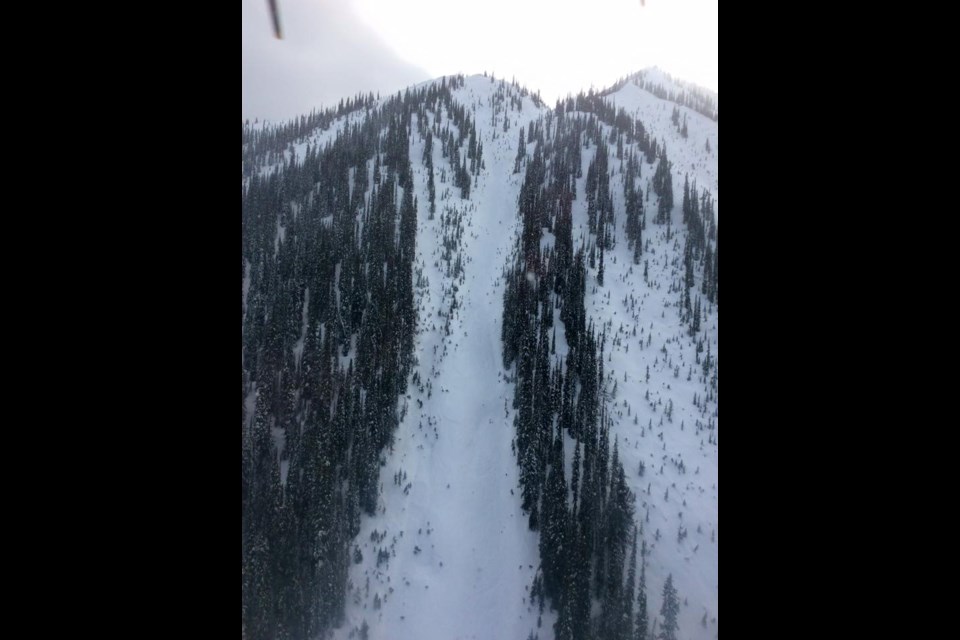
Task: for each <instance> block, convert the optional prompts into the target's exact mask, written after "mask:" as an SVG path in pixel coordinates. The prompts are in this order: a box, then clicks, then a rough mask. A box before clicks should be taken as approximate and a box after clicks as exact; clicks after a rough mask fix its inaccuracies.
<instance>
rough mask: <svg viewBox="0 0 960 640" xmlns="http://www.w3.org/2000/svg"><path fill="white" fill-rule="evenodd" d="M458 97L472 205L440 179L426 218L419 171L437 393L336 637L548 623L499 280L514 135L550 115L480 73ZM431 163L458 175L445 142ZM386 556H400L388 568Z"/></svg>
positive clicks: (402, 437) (508, 222) (424, 309)
mask: <svg viewBox="0 0 960 640" xmlns="http://www.w3.org/2000/svg"><path fill="white" fill-rule="evenodd" d="M498 93H500V95H502V96H504V97H506V99H507V101H509V100H511V99H513V100H517V101H520V100H522V103H521V104H522V107H521V109H520V110H516V109H511V110H509V112H508V114H507V117H509V119H510V125H509V126H510V129H509V130H508V131H507V132H504V131H503V119H504V114H503V112H502V111H500V110H501V109H502V108H503V107H504V105H505V104H507V103H506V102H504V101H503V100H501V99H498ZM454 96H455V99H456V100H457V102H458V103H460V104H462V105H463V106H465V107H467V108H468V109H469V110H470V111H471V113H472V114H473V118H474V121H475V122H476V126H477V131H478V136H479V138H480V140H481V142H482V144H483V150H484V156H483V157H484V162H485V164H486V168H485V169H484V170H482V171H481V172H480V174H479V177H478V179H477V180H476V181H475V183H474V185H473V188H472V190H471V194H470V199H469V200H465V199H461V198H460V197H459V193H457V190H456V189H453V188H451V187H450V186H449V180H448V182H447V183H446V184H441V183H439V182H438V185H437V192H438V200H437V214H436V218H435V219H434V220H429V219H427V216H425V215H424V213H425V211H424V209H425V203H426V201H427V175H426V171H425V169H424V167H423V166H422V164H421V165H420V166H417V167H416V168H415V176H414V179H415V184H416V185H417V196H418V199H419V202H420V214H421V215H420V219H419V221H418V228H417V265H418V268H419V269H420V270H422V271H421V275H422V278H423V280H422V283H421V285H422V286H419V287H418V289H417V294H416V295H417V306H418V311H419V318H420V321H419V329H418V336H417V342H416V347H415V348H416V351H417V354H418V359H419V365H418V366H417V367H416V375H417V377H418V378H419V379H420V380H421V381H423V385H422V388H424V389H425V391H421V390H420V388H418V387H416V386H414V387H412V388H411V389H410V392H409V393H408V399H407V402H406V405H405V408H406V418H405V419H404V420H403V421H402V422H401V424H400V427H399V429H398V431H397V434H396V441H395V444H394V446H393V449H392V451H391V453H390V455H388V456H387V457H386V464H385V466H383V468H382V469H381V486H382V495H381V501H380V514H379V515H378V516H376V517H373V518H364V521H363V523H362V527H361V532H360V534H359V535H358V536H357V539H356V544H357V546H358V547H359V548H360V550H361V553H362V555H363V560H362V561H361V562H360V563H359V564H356V565H354V566H353V567H352V569H351V574H350V582H351V584H352V591H351V594H352V595H351V596H350V597H348V609H347V622H346V624H345V625H344V626H343V627H342V628H341V629H340V630H338V631H337V635H336V637H338V638H339V637H343V638H346V637H350V634H351V632H352V631H353V630H354V629H359V628H360V627H361V626H362V624H363V622H364V621H366V623H367V624H368V628H369V637H370V638H372V639H373V638H422V639H425V640H426V639H431V638H437V639H440V638H476V639H483V638H522V637H526V635H527V633H528V632H529V631H530V630H532V629H534V628H535V627H536V618H535V614H531V612H530V611H528V608H527V606H526V604H525V602H526V601H527V600H528V595H527V589H528V587H529V585H530V582H531V580H532V577H533V573H534V570H535V569H536V567H537V565H538V564H539V558H538V551H537V534H536V533H535V532H533V531H530V530H529V528H528V527H527V519H526V517H525V516H524V514H523V512H522V511H521V509H520V495H519V492H518V491H516V488H517V486H518V480H517V465H516V461H515V457H514V455H513V452H512V451H511V441H512V438H513V425H512V411H511V410H509V409H508V408H505V407H506V405H507V403H506V402H505V400H504V399H505V398H510V397H512V395H513V390H512V388H510V387H511V386H512V385H510V384H508V383H507V382H506V379H505V377H504V376H503V375H502V374H501V364H500V358H501V350H502V348H501V345H500V324H501V318H500V301H501V299H502V288H503V285H502V281H501V279H500V278H499V274H500V272H501V270H502V267H503V263H504V261H505V259H506V255H507V254H508V253H509V251H510V249H511V246H512V242H513V239H514V236H515V233H516V226H517V218H516V198H517V193H518V188H519V184H518V183H519V177H518V176H514V175H512V165H513V160H514V156H515V155H516V148H515V144H516V143H515V136H514V132H515V128H516V127H518V126H526V125H527V123H528V122H529V121H530V120H532V119H534V118H535V117H537V116H539V115H541V114H542V113H543V110H542V109H540V108H537V107H536V106H535V105H534V103H533V101H532V100H531V99H530V98H528V97H525V98H521V96H520V95H519V92H518V91H517V90H516V88H511V87H510V86H509V85H504V84H502V83H501V81H499V80H496V81H494V80H493V79H492V78H485V77H481V76H472V77H468V78H466V81H465V84H464V86H463V87H462V88H460V89H458V90H456V91H455V92H454ZM494 107H496V110H497V111H500V112H499V113H496V114H495V113H494V111H495V109H494ZM434 117H435V115H434V114H431V122H432V121H433V120H432V118H434ZM441 117H442V119H448V118H449V116H448V114H442V116H441ZM423 147H424V144H423V141H422V140H415V141H414V142H413V147H412V150H411V157H417V158H419V157H420V156H421V155H422V153H423ZM433 154H434V160H433V161H434V165H435V167H436V168H437V171H438V172H439V171H440V168H441V167H446V169H445V171H446V174H447V176H450V175H451V174H452V171H453V169H452V167H450V164H449V162H448V161H447V160H446V159H443V158H442V157H441V153H440V150H439V149H438V148H437V146H436V145H434V149H433ZM451 218H460V219H461V220H462V224H463V232H464V233H463V235H462V237H460V238H459V241H457V242H456V243H455V248H454V255H455V256H462V262H463V271H462V273H461V274H460V275H459V276H452V275H451V272H450V270H449V269H448V263H447V262H445V261H444V260H443V259H442V255H443V253H444V235H445V230H444V228H443V224H442V222H443V221H444V220H447V221H449V220H450V219H451ZM448 238H449V234H448ZM456 259H457V258H456V257H453V258H452V259H451V262H454V263H455V262H456ZM454 300H455V301H456V302H455V308H452V307H451V305H452V303H453V301H454ZM448 321H449V335H448V331H447V323H448ZM421 403H422V406H421ZM394 478H397V479H398V480H399V481H394ZM381 549H387V550H388V553H389V559H388V560H386V559H384V560H385V561H383V562H378V552H379V551H380V550H381ZM378 607H379V608H378Z"/></svg>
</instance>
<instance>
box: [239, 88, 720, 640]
mask: <svg viewBox="0 0 960 640" xmlns="http://www.w3.org/2000/svg"><path fill="white" fill-rule="evenodd" d="M656 72H657V70H652V71H648V72H647V74H650V73H654V76H655V73H656ZM654 76H651V77H648V78H647V79H648V80H650V79H655V78H654ZM661 82H663V81H661ZM500 90H501V81H500V80H499V79H497V80H495V81H493V80H491V78H487V77H481V76H471V77H468V78H467V79H466V83H465V86H464V87H463V88H462V89H458V90H457V91H455V97H456V100H457V101H458V102H460V103H461V104H463V105H464V106H466V107H467V108H468V109H469V110H470V111H471V117H472V118H474V120H475V122H476V126H477V132H478V135H479V137H480V140H481V141H482V143H483V159H484V162H485V164H486V168H485V170H483V171H482V172H481V174H480V176H479V178H478V179H474V182H473V185H472V188H471V194H470V199H469V200H462V199H461V198H460V197H459V190H458V189H456V188H454V187H453V186H452V184H451V180H452V171H451V168H450V165H449V163H448V161H447V159H445V158H443V157H442V155H441V150H440V145H439V144H438V140H436V139H435V140H434V157H433V161H434V168H435V178H436V194H437V198H436V214H435V218H434V220H428V207H429V204H428V197H427V187H426V185H427V173H426V169H425V167H424V166H423V164H422V163H421V162H420V158H421V157H422V153H423V141H422V140H420V138H419V136H418V135H416V124H415V118H414V120H413V123H412V126H413V131H414V135H413V136H412V142H411V145H412V146H411V162H412V164H413V167H414V181H415V187H416V193H415V195H416V197H417V199H418V201H419V204H418V228H417V264H416V265H415V268H416V269H417V271H416V273H415V275H414V279H415V286H416V300H417V305H418V309H419V320H418V335H417V338H416V345H415V355H416V357H417V359H418V360H417V364H416V366H415V367H414V371H415V372H416V373H417V374H418V376H419V380H420V383H421V385H422V386H423V388H424V390H423V391H422V392H421V391H420V385H418V384H417V383H415V382H411V383H410V384H409V388H408V392H407V394H406V397H405V398H402V399H401V412H402V415H403V419H402V420H401V423H400V426H399V428H398V430H397V432H396V434H395V441H394V445H393V447H392V448H390V449H389V450H387V451H386V452H385V455H384V456H383V465H382V466H381V474H380V482H381V487H382V490H381V495H380V501H379V505H378V513H377V515H376V516H374V517H367V516H364V517H363V519H362V522H361V530H360V534H359V535H358V536H357V538H356V539H355V540H354V544H355V546H356V547H359V549H360V551H361V553H362V556H363V559H362V561H361V562H360V563H358V564H352V565H351V569H350V576H349V584H348V589H349V590H348V595H347V605H346V619H345V621H344V623H343V625H341V627H340V628H338V629H336V630H335V631H334V637H335V638H337V639H338V640H345V639H347V638H349V637H351V634H355V633H356V630H358V629H359V628H360V626H361V625H362V624H363V622H364V621H366V623H367V624H368V625H369V638H371V639H372V640H378V639H400V640H402V639H406V638H409V639H412V640H432V639H438V640H439V639H443V640H449V639H455V638H463V639H467V638H469V639H491V640H499V639H517V640H523V639H525V638H526V637H527V636H528V634H529V633H530V632H531V631H533V632H534V633H536V634H537V635H538V637H539V638H540V640H549V639H550V638H553V622H554V614H553V613H552V612H551V611H550V607H549V605H548V606H547V608H546V610H545V613H544V615H543V619H542V626H541V627H540V628H537V617H538V610H537V607H534V606H531V604H530V601H529V598H528V594H529V587H530V584H531V582H532V579H533V576H534V573H535V571H536V568H537V566H538V564H539V554H538V546H537V544H538V543H537V541H538V534H537V533H535V532H532V531H530V530H529V529H528V527H527V516H526V515H525V514H524V513H523V512H522V511H521V509H520V491H519V480H518V467H517V463H516V457H515V455H514V453H513V451H512V440H513V437H514V428H513V410H512V407H511V404H512V398H513V385H512V383H508V382H506V380H505V376H504V370H503V366H502V362H503V361H502V346H501V341H500V327H501V322H502V317H501V315H502V306H503V297H502V296H503V281H502V277H501V276H502V271H503V269H504V267H505V266H508V258H509V256H510V253H511V250H512V247H513V242H514V240H515V238H516V235H517V233H518V229H519V220H518V213H517V195H518V193H519V187H520V184H521V181H522V177H523V172H522V171H521V173H520V174H513V162H514V158H515V156H516V151H517V150H516V145H517V127H518V126H524V127H526V126H527V124H528V123H529V122H530V121H531V120H536V119H537V118H538V117H540V116H541V115H544V114H545V113H546V112H547V111H548V110H547V109H539V108H537V107H536V106H535V105H534V103H533V102H532V101H531V100H530V98H529V97H527V98H524V100H523V109H522V110H521V111H517V110H515V109H510V110H509V111H508V113H509V118H510V127H509V130H508V131H506V132H504V131H503V114H502V111H501V113H500V114H499V115H498V116H497V119H496V121H495V122H493V123H491V113H492V108H491V104H492V101H493V100H495V99H496V96H497V94H498V92H499V91H500ZM504 90H505V91H507V92H509V91H516V89H511V87H510V85H506V87H505V89H504ZM606 99H607V100H609V101H611V102H612V103H614V104H616V106H617V107H623V108H624V109H626V110H627V112H628V113H629V114H630V115H631V116H632V117H635V118H640V120H641V121H642V122H643V124H644V126H645V127H646V128H647V130H648V131H650V132H651V134H652V135H653V136H654V137H656V139H658V140H663V141H665V142H666V145H667V154H668V157H669V159H670V161H671V162H672V174H673V191H674V202H675V209H674V211H673V216H672V225H671V232H672V236H671V238H670V239H669V240H668V239H667V238H666V227H665V226H664V227H660V226H658V225H655V224H653V223H652V219H653V217H654V215H655V213H656V204H657V199H656V196H654V195H652V194H651V195H650V196H649V198H645V201H644V207H645V209H646V211H647V227H646V229H645V230H644V232H643V237H644V252H643V256H642V258H641V264H640V265H633V263H632V259H631V258H632V254H631V252H630V251H629V250H628V248H627V241H626V237H625V234H624V228H623V225H624V219H625V215H624V203H623V190H622V176H621V174H620V172H619V160H617V159H616V155H615V148H611V157H610V168H611V173H612V177H611V181H610V188H611V193H612V195H613V199H614V206H615V210H616V215H617V221H616V226H617V232H616V243H617V244H616V246H615V247H614V248H613V249H612V250H610V251H608V252H607V254H606V260H605V285H606V286H604V287H602V288H601V287H598V286H597V283H596V270H595V269H593V270H588V278H587V295H586V305H587V312H588V314H589V315H590V318H591V319H592V321H593V323H594V325H595V326H596V327H598V328H601V327H606V348H605V352H604V372H605V374H606V375H607V382H606V387H605V389H606V393H607V395H608V398H609V400H608V404H607V409H608V411H609V412H610V414H611V417H612V428H611V441H613V440H614V439H616V441H617V442H618V444H619V454H620V458H621V460H622V461H623V463H624V470H625V471H626V476H627V479H628V481H629V483H630V486H631V489H632V490H633V492H634V494H635V496H636V505H635V506H636V514H635V520H636V522H637V523H638V524H641V525H642V526H643V535H642V539H643V540H645V541H646V543H647V547H648V553H647V558H646V584H647V596H648V613H649V618H650V621H651V624H653V622H654V620H655V619H658V618H659V617H660V606H661V593H662V588H663V583H664V581H665V580H666V577H667V575H668V574H672V575H673V579H674V584H675V586H676V588H677V592H678V595H679V599H680V602H681V613H680V633H679V637H680V638H684V639H685V640H687V639H689V640H706V639H707V638H714V637H715V636H716V635H717V629H718V626H717V624H718V623H717V622H715V621H714V619H715V618H718V616H719V592H718V570H719V566H718V557H719V551H718V550H719V529H718V524H719V520H718V488H717V483H718V462H719V448H718V445H717V440H716V438H717V434H718V433H719V431H718V420H717V414H716V412H717V401H716V391H711V378H712V376H713V372H712V371H711V374H710V375H709V376H706V377H705V376H704V375H703V372H702V369H701V366H700V365H699V364H697V363H696V362H695V359H696V353H695V347H694V342H693V341H692V339H691V338H690V337H689V335H688V334H687V327H686V326H685V325H681V324H680V321H679V300H680V295H679V293H678V292H677V291H676V290H675V286H676V284H677V283H679V282H681V281H682V277H683V246H684V244H683V243H684V236H685V233H686V232H685V230H684V228H683V225H682V224H681V211H680V206H681V202H682V199H683V178H684V173H688V174H689V175H690V180H691V185H692V183H693V179H694V178H696V182H697V186H698V189H699V188H707V189H708V190H710V192H711V193H712V194H713V196H714V199H715V202H714V206H715V210H716V211H719V198H718V195H719V185H718V181H717V175H718V174H717V163H718V142H719V139H718V125H717V123H716V122H714V121H712V120H710V119H708V118H705V117H704V116H702V115H700V114H698V113H696V112H695V111H693V110H691V109H688V108H686V107H680V112H681V122H682V118H683V114H684V113H686V114H687V126H688V132H689V136H688V138H687V139H684V138H682V137H681V136H680V134H679V132H678V131H677V129H676V127H675V126H674V125H673V124H672V122H671V121H670V116H671V112H672V109H673V107H674V104H673V103H672V102H668V101H665V100H661V99H659V98H657V97H655V96H653V95H652V94H650V93H649V92H647V91H645V90H643V89H641V88H640V87H638V86H637V85H636V84H634V83H632V82H628V83H627V84H626V85H625V86H624V87H622V88H621V89H620V90H618V91H616V92H614V93H612V94H610V95H608V96H607V97H606ZM363 117H364V111H362V110H361V111H358V112H355V113H353V114H350V115H348V116H345V117H342V118H339V119H337V120H336V121H335V122H334V123H333V125H332V126H330V127H329V128H328V129H326V130H325V131H318V132H316V133H315V134H314V135H312V136H311V137H310V138H309V139H308V140H305V141H303V142H302V143H300V144H297V145H294V151H293V152H294V153H296V154H297V155H298V157H302V155H303V154H304V153H305V150H306V145H307V144H308V143H309V144H311V145H316V144H324V143H325V142H326V141H328V140H331V139H332V138H333V137H334V136H335V135H336V134H337V132H338V131H343V130H344V128H345V127H347V126H350V125H351V123H353V122H356V121H358V120H359V119H362V118H363ZM430 117H431V118H432V117H433V116H432V115H431V116H430ZM443 117H444V125H446V123H448V122H450V120H449V118H448V114H446V113H444V114H443ZM431 122H432V120H431ZM604 131H605V132H606V133H609V128H607V127H606V126H604ZM707 139H709V140H710V146H711V149H712V151H711V152H710V153H708V152H707V151H706V148H705V142H706V140H707ZM533 146H534V145H533V144H529V145H528V157H529V156H530V155H531V154H532V152H533ZM594 153H595V148H594V147H591V148H590V149H589V150H588V149H585V150H584V153H583V176H584V177H583V178H581V179H580V180H579V184H578V185H577V193H578V199H577V200H576V201H575V202H574V209H573V211H574V225H575V226H574V233H573V237H574V244H575V247H576V246H579V244H580V242H581V239H582V238H583V237H584V236H585V235H586V202H585V199H584V198H583V193H584V184H585V176H586V173H587V167H588V166H589V162H590V160H591V159H592V158H593V155H594ZM287 158H289V155H288V156H287ZM655 168H656V167H655V165H650V164H646V162H644V163H643V167H642V177H641V179H640V180H639V182H638V186H642V187H643V189H644V192H645V193H646V192H647V190H648V189H649V180H650V179H651V177H652V176H653V174H654V170H655ZM271 170H272V168H270V167H265V168H264V169H263V172H264V174H266V173H268V172H269V171H271ZM370 170H372V167H371V168H370ZM443 170H446V176H447V181H446V182H445V183H444V182H442V181H441V172H442V171H443ZM351 183H352V181H351ZM368 197H369V194H368ZM450 215H462V216H463V226H464V235H463V237H462V238H461V239H460V241H459V244H458V246H457V249H456V250H455V252H454V254H453V260H451V264H452V262H454V261H455V259H456V251H459V252H460V254H461V257H462V259H463V274H462V275H460V276H457V277H454V275H453V273H452V271H451V270H448V267H447V262H446V261H445V260H443V259H442V258H441V255H442V254H443V251H444V249H443V239H444V238H443V229H442V226H441V216H443V217H444V218H446V217H447V216H450ZM718 215H719V214H718ZM280 233H282V228H281V227H278V235H279V234H280ZM552 241H553V239H552V237H551V236H550V235H549V234H545V237H544V244H550V243H552ZM644 262H647V265H648V276H647V278H644V276H643V268H644ZM418 280H419V282H417V281H418ZM700 281H701V274H699V273H697V274H696V283H697V287H698V288H699V286H700ZM697 290H699V289H697ZM691 295H692V296H695V295H696V293H695V292H694V293H692V294H691ZM454 299H456V309H454V310H452V311H451V303H452V301H453V300H454ZM701 303H702V304H703V306H704V309H705V311H707V312H708V313H707V317H706V319H705V320H704V321H703V322H702V331H701V333H700V334H699V335H698V338H704V337H705V338H706V342H707V343H708V344H709V349H710V357H711V358H713V359H716V358H717V357H718V342H717V339H718V338H717V336H718V333H717V325H718V313H717V310H716V308H715V307H714V308H712V309H711V308H709V307H710V305H708V304H707V302H706V300H705V299H702V301H701ZM448 317H449V318H450V322H449V335H448V334H447V331H446V326H447V319H448ZM556 320H557V321H558V322H559V318H556ZM621 325H622V329H621ZM634 326H636V331H637V335H636V336H634V335H633V329H634ZM648 341H649V343H648ZM566 349H567V345H566V342H565V340H564V339H563V332H562V326H561V327H558V331H557V351H558V354H564V353H566ZM353 353H355V349H351V354H350V355H349V356H347V357H346V358H345V360H349V359H350V358H351V357H352V354H353ZM705 355H706V349H705V350H704V352H703V353H701V354H700V358H701V361H702V359H703V357H704V356H705ZM343 364H344V366H346V362H344V363H343ZM648 367H649V373H650V378H649V381H647V379H646V372H647V368H648ZM675 369H676V370H677V371H678V374H677V375H676V376H675V375H674V371H675ZM688 373H689V374H690V380H689V381H688V380H687V376H688ZM615 383H616V391H615V392H614V385H615ZM647 394H649V396H648V395H647ZM694 394H697V397H698V405H699V406H694V402H693V399H694ZM251 395H252V394H251ZM648 397H649V399H647V398H648ZM705 397H709V398H710V399H709V400H706V399H704V398H705ZM247 401H248V402H250V401H251V398H247ZM671 401H672V403H673V419H672V422H671V421H669V420H667V419H666V417H665V415H664V414H665V408H666V407H667V406H668V403H669V402H671ZM421 403H422V406H421ZM251 408H252V407H251ZM251 414H252V411H251ZM635 418H636V424H634V420H635ZM681 425H682V426H681ZM708 425H709V428H708ZM611 444H612V442H611ZM573 449H574V447H573V444H572V441H570V440H568V441H567V442H566V444H565V452H566V454H567V457H568V469H567V474H566V477H567V478H569V477H570V468H569V465H570V458H572V453H573ZM641 461H643V462H644V464H645V472H644V475H643V476H642V477H641V476H640V475H639V472H638V469H639V464H640V462H641ZM681 462H682V465H681ZM397 474H399V477H400V482H399V484H398V483H396V482H395V480H394V478H395V477H396V476H397ZM681 525H682V526H683V527H686V531H687V536H686V537H685V538H684V539H683V540H682V541H679V542H678V539H677V538H678V536H677V534H678V530H679V528H680V526H681ZM657 532H659V536H658V534H657ZM711 537H712V538H713V539H711ZM382 549H385V550H386V551H387V552H388V553H389V560H388V561H385V562H380V563H379V564H378V562H377V560H378V557H377V556H378V553H377V552H378V551H379V550H382ZM351 558H352V554H351ZM638 577H639V571H638ZM376 602H379V605H380V606H379V608H378V607H376V605H375V603H376ZM704 613H706V614H707V620H708V621H707V626H706V627H703V626H702V625H701V620H702V618H703V615H704ZM353 637H357V636H356V635H353Z"/></svg>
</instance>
